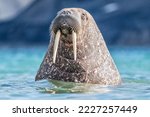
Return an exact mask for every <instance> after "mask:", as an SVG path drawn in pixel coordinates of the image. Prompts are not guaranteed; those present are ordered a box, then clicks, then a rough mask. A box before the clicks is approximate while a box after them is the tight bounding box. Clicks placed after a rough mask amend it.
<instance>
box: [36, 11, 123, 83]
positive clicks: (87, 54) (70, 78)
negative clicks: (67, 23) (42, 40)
mask: <svg viewBox="0 0 150 117" xmlns="http://www.w3.org/2000/svg"><path fill="white" fill-rule="evenodd" d="M63 11H71V12H74V13H72V14H70V16H72V17H76V18H78V19H79V20H78V21H79V23H80V29H78V31H77V60H76V61H75V60H74V59H73V46H72V44H67V43H65V41H63V37H61V39H60V42H59V47H58V52H57V57H56V62H55V63H53V62H52V56H53V45H54V37H55V32H54V31H53V29H52V27H54V26H53V25H54V21H55V20H56V18H57V17H58V16H59V15H60V14H61V13H62V12H63ZM56 18H55V19H54V20H53V22H52V24H51V29H50V30H51V40H50V44H49V47H48V51H47V53H46V55H45V57H44V60H43V62H42V64H41V66H40V68H39V70H38V73H37V75H36V78H35V80H41V79H54V80H61V81H65V82H76V83H91V84H100V85H118V84H120V83H121V78H120V74H119V72H118V70H117V68H116V66H115V64H114V61H113V59H112V57H111V55H110V53H109V51H108V49H107V47H106V44H105V42H104V39H103V37H102V34H101V32H100V31H99V29H98V27H97V25H96V23H95V21H94V19H93V17H92V16H91V15H90V14H89V13H88V12H87V11H85V10H84V9H80V8H66V9H62V10H61V11H60V12H58V15H57V16H56Z"/></svg>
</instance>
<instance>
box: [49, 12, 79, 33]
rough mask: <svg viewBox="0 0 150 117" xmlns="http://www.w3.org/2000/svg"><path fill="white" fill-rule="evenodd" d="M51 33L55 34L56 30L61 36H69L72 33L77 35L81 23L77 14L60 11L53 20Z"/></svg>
mask: <svg viewBox="0 0 150 117" xmlns="http://www.w3.org/2000/svg"><path fill="white" fill-rule="evenodd" d="M52 24H53V25H52V26H51V27H52V29H51V30H52V31H53V32H54V33H55V34H56V32H57V31H58V30H60V31H61V33H63V34H71V33H72V31H74V32H76V33H78V32H79V31H80V29H81V21H80V17H79V15H78V14H75V13H74V12H72V13H71V12H70V11H67V10H65V11H61V13H59V15H58V16H56V18H55V19H54V20H53V23H52Z"/></svg>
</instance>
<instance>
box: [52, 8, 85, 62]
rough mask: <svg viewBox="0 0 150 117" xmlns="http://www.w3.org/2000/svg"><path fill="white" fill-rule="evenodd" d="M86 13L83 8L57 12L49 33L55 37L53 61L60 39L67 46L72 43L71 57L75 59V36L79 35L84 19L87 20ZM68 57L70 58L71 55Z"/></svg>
mask: <svg viewBox="0 0 150 117" xmlns="http://www.w3.org/2000/svg"><path fill="white" fill-rule="evenodd" d="M81 11H82V12H81ZM86 14H87V13H86V11H85V10H83V9H77V8H66V9H62V10H61V11H59V12H58V14H57V16H56V17H55V18H54V20H53V22H52V25H51V28H50V31H51V34H52V33H53V35H54V37H55V39H54V47H53V63H55V60H56V54H57V49H58V45H59V41H60V39H61V41H62V42H63V43H64V44H66V45H68V47H69V45H70V47H71V45H73V46H72V47H73V57H74V58H73V59H74V60H76V59H77V36H78V38H79V35H80V34H81V33H82V28H83V25H85V23H86V22H85V20H87V16H86ZM69 58H70V59H71V58H72V57H69Z"/></svg>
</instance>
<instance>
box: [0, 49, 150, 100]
mask: <svg viewBox="0 0 150 117" xmlns="http://www.w3.org/2000/svg"><path fill="white" fill-rule="evenodd" d="M45 50H46V48H44V47H28V48H25V47H24V48H6V47H5V48H1V49H0V60H1V61H0V94H1V95H0V99H101V100H102V99H150V73H149V71H150V48H119V47H113V48H110V52H111V54H112V56H113V58H114V60H115V63H116V65H117V67H118V69H119V71H120V73H121V76H122V80H123V83H122V84H121V85H119V86H99V85H94V84H82V83H81V84H78V83H66V82H62V81H53V80H51V81H48V80H42V81H38V82H35V81H34V77H35V75H36V72H37V70H38V68H39V65H40V63H41V61H42V59H43V58H42V57H43V56H44V54H45Z"/></svg>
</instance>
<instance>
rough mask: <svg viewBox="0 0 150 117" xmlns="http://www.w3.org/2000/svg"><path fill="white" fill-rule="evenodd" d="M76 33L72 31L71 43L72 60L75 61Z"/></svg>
mask: <svg viewBox="0 0 150 117" xmlns="http://www.w3.org/2000/svg"><path fill="white" fill-rule="evenodd" d="M76 39H77V36H76V33H75V32H74V31H72V42H73V54H74V60H75V61H76V59H77V44H76Z"/></svg>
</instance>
